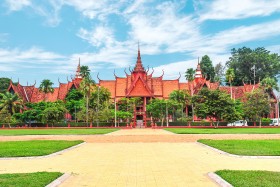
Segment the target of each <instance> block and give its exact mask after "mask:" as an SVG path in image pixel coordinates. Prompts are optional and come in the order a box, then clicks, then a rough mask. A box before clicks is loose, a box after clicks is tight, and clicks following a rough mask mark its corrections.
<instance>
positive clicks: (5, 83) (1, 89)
mask: <svg viewBox="0 0 280 187" xmlns="http://www.w3.org/2000/svg"><path fill="white" fill-rule="evenodd" d="M10 81H11V79H9V78H5V77H2V78H0V93H5V92H7V90H8V88H9V85H10Z"/></svg>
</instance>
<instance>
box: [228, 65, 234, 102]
mask: <svg viewBox="0 0 280 187" xmlns="http://www.w3.org/2000/svg"><path fill="white" fill-rule="evenodd" d="M234 78H235V74H234V69H232V68H229V69H228V70H227V72H226V80H227V81H228V82H229V85H230V98H231V99H232V81H233V79H234Z"/></svg>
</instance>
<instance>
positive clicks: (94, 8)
mask: <svg viewBox="0 0 280 187" xmlns="http://www.w3.org/2000/svg"><path fill="white" fill-rule="evenodd" d="M126 3H127V2H126V1H125V0H119V1H117V2H116V1H113V0H102V1H96V0H87V1H83V2H81V1H80V0H67V1H65V4H66V5H69V6H73V7H74V8H75V9H76V10H78V11H79V12H81V13H82V14H83V15H84V16H85V17H87V18H90V19H95V18H98V19H100V20H104V17H106V16H108V15H110V14H119V11H120V9H121V7H122V6H123V5H126Z"/></svg>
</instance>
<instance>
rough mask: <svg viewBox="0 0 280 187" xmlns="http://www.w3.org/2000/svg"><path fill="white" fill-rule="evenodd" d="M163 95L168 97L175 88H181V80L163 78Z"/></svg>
mask: <svg viewBox="0 0 280 187" xmlns="http://www.w3.org/2000/svg"><path fill="white" fill-rule="evenodd" d="M162 82H163V97H164V98H168V97H169V94H170V93H171V92H172V91H174V90H179V80H178V79H177V80H163V81H162Z"/></svg>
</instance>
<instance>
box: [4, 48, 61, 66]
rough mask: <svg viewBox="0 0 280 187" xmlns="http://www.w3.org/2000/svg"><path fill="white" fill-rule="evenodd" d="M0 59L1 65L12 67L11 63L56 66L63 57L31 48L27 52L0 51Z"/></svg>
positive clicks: (14, 50) (16, 50) (15, 50)
mask: <svg viewBox="0 0 280 187" xmlns="http://www.w3.org/2000/svg"><path fill="white" fill-rule="evenodd" d="M0 59H1V62H0V63H1V64H3V65H9V66H12V65H13V64H12V63H34V64H45V63H50V62H53V63H55V64H56V63H57V62H58V61H61V60H63V59H65V57H64V56H62V55H59V54H56V53H53V52H48V51H44V50H42V49H39V48H36V47H33V48H30V49H28V50H20V49H0Z"/></svg>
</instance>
